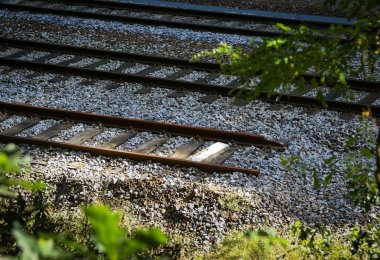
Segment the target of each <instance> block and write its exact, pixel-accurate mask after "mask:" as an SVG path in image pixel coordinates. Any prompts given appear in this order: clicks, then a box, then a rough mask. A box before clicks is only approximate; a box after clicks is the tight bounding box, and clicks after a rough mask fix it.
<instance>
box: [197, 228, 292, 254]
mask: <svg viewBox="0 0 380 260" xmlns="http://www.w3.org/2000/svg"><path fill="white" fill-rule="evenodd" d="M288 243H289V242H288V240H287V239H285V238H282V237H280V236H278V235H277V234H276V232H275V231H274V229H270V230H269V231H268V232H266V231H263V230H260V231H257V232H253V231H249V232H246V233H235V234H232V235H231V236H230V237H228V238H227V239H225V240H224V241H223V242H222V244H221V245H220V246H219V247H217V248H215V249H214V250H213V251H212V252H211V253H208V254H206V255H204V256H201V257H199V258H200V259H276V258H277V256H278V255H282V254H284V253H285V252H286V248H287V246H288ZM291 255H292V256H294V255H296V254H295V253H294V252H292V253H291Z"/></svg>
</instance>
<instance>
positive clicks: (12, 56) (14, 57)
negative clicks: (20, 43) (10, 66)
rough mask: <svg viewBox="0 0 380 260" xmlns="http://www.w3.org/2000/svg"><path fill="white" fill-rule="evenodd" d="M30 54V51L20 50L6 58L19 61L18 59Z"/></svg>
mask: <svg viewBox="0 0 380 260" xmlns="http://www.w3.org/2000/svg"><path fill="white" fill-rule="evenodd" d="M30 52H31V51H30V50H20V51H18V52H15V53H12V54H9V55H8V56H6V58H12V59H17V58H20V57H23V56H25V55H28V54H29V53H30Z"/></svg>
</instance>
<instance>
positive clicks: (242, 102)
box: [231, 98, 249, 107]
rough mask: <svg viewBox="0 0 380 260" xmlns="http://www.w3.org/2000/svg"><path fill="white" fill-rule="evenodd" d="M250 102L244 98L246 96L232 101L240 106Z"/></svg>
mask: <svg viewBox="0 0 380 260" xmlns="http://www.w3.org/2000/svg"><path fill="white" fill-rule="evenodd" d="M248 103H249V101H248V100H246V99H244V98H234V100H233V101H232V103H231V104H232V105H234V106H238V107H244V106H246V105H247V104H248Z"/></svg>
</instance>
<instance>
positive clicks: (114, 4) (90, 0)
mask: <svg viewBox="0 0 380 260" xmlns="http://www.w3.org/2000/svg"><path fill="white" fill-rule="evenodd" d="M32 1H38V0H32ZM47 2H51V3H59V2H60V3H65V4H67V3H70V4H73V5H78V4H79V5H86V6H91V7H99V8H113V9H128V10H135V11H140V12H141V11H147V12H156V13H167V14H176V15H177V14H181V15H190V16H198V17H205V18H217V19H220V18H222V19H229V20H238V21H246V22H252V21H258V22H266V23H285V24H290V25H291V24H293V25H299V24H308V25H315V26H319V27H329V26H331V24H339V25H342V26H352V23H351V22H349V21H347V23H342V22H336V23H331V22H327V21H323V20H322V19H319V20H310V19H302V18H294V17H291V16H292V14H287V16H286V17H285V16H284V17H273V16H265V15H262V14H261V15H253V14H239V13H237V12H219V11H209V10H194V9H188V8H186V9H184V8H178V7H168V6H162V5H147V4H141V3H130V2H129V3H127V2H121V1H109V0H106V1H105V0H81V1H79V2H78V1H77V0H47ZM326 18H329V20H331V17H326Z"/></svg>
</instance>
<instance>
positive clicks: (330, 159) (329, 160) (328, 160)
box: [325, 155, 336, 165]
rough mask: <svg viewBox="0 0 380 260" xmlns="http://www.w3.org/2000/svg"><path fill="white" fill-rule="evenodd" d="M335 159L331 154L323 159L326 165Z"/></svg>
mask: <svg viewBox="0 0 380 260" xmlns="http://www.w3.org/2000/svg"><path fill="white" fill-rule="evenodd" d="M335 159H336V156H335V155H333V156H331V157H330V158H328V159H326V160H325V164H326V165H330V164H331V163H332V162H333V161H335Z"/></svg>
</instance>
